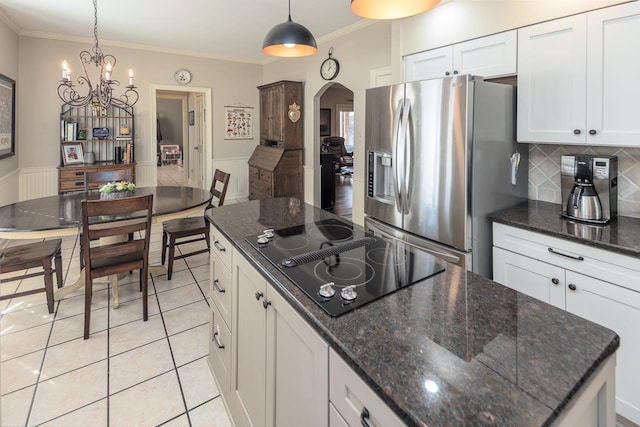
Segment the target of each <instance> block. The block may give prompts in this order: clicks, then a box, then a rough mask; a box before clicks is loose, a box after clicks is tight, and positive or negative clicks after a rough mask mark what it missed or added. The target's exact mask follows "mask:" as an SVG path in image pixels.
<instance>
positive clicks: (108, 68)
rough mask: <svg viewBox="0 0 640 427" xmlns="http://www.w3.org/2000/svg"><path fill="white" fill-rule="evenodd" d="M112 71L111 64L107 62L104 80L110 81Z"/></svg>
mask: <svg viewBox="0 0 640 427" xmlns="http://www.w3.org/2000/svg"><path fill="white" fill-rule="evenodd" d="M112 69H113V66H112V65H111V62H107V72H106V73H105V74H104V78H105V79H107V80H111V70H112Z"/></svg>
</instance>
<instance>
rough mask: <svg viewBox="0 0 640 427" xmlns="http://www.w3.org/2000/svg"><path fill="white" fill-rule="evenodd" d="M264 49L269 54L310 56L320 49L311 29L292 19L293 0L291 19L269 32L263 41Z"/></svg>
mask: <svg viewBox="0 0 640 427" xmlns="http://www.w3.org/2000/svg"><path fill="white" fill-rule="evenodd" d="M262 51H263V52H264V53H266V54H267V55H272V56H283V57H296V56H308V55H313V54H314V53H316V52H317V51H318V46H317V45H316V39H314V38H313V34H311V31H309V30H307V29H306V28H305V27H304V26H303V25H300V24H298V23H295V22H293V21H292V20H291V0H289V19H287V22H283V23H282V24H278V25H276V26H275V27H273V28H272V29H271V30H270V31H269V32H268V33H267V36H266V37H265V38H264V42H263V43H262Z"/></svg>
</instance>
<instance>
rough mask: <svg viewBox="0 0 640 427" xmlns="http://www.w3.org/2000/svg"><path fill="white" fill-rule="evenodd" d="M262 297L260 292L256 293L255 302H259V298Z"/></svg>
mask: <svg viewBox="0 0 640 427" xmlns="http://www.w3.org/2000/svg"><path fill="white" fill-rule="evenodd" d="M263 296H264V294H263V293H262V292H260V291H257V292H256V300H257V301H260V298H262V297H263Z"/></svg>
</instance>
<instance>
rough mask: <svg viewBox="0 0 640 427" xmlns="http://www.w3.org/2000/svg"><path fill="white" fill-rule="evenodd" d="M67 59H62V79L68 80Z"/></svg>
mask: <svg viewBox="0 0 640 427" xmlns="http://www.w3.org/2000/svg"><path fill="white" fill-rule="evenodd" d="M67 67H68V65H67V61H62V80H67Z"/></svg>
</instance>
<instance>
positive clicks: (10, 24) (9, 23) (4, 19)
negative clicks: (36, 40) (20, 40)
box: [0, 8, 20, 35]
mask: <svg viewBox="0 0 640 427" xmlns="http://www.w3.org/2000/svg"><path fill="white" fill-rule="evenodd" d="M0 21H2V22H4V23H5V24H7V26H8V27H9V28H11V30H12V31H13V32H14V33H16V34H17V35H20V27H18V26H17V25H16V23H15V22H13V19H11V18H9V15H7V14H6V12H5V11H4V10H3V9H2V8H0Z"/></svg>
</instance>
